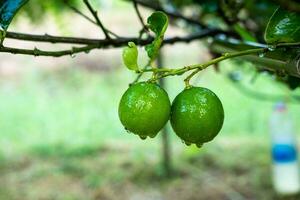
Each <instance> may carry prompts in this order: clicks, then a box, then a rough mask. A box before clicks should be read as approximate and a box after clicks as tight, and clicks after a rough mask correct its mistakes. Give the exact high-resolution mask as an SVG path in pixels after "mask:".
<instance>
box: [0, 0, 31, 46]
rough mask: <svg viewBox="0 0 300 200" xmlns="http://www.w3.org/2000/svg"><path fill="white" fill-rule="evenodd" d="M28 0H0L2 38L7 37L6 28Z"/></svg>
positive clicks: (0, 37) (0, 35)
mask: <svg viewBox="0 0 300 200" xmlns="http://www.w3.org/2000/svg"><path fill="white" fill-rule="evenodd" d="M27 2H28V0H0V40H1V41H2V40H3V39H4V37H5V33H6V30H7V28H8V26H9V24H10V22H11V21H12V19H13V18H14V16H15V14H16V13H17V12H18V11H19V9H20V8H21V7H22V6H23V5H24V4H25V3H27Z"/></svg>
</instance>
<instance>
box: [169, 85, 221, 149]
mask: <svg viewBox="0 0 300 200" xmlns="http://www.w3.org/2000/svg"><path fill="white" fill-rule="evenodd" d="M171 110H172V111H171V125H172V128H173V130H174V131H175V133H176V134H177V136H178V137H180V138H181V139H182V140H183V141H184V142H185V143H186V144H187V145H191V144H196V145H197V146H198V147H201V146H202V145H203V143H206V142H209V141H211V140H212V139H214V137H215V136H216V135H217V134H218V133H219V131H220V130H221V128H222V126H223V121H224V110H223V106H222V103H221V101H220V99H219V98H218V97H217V95H216V94H215V93H213V92H212V91H211V90H209V89H207V88H203V87H190V88H188V89H185V90H183V91H182V92H181V93H180V94H178V95H177V97H176V98H175V99H174V101H173V103H172V108H171Z"/></svg>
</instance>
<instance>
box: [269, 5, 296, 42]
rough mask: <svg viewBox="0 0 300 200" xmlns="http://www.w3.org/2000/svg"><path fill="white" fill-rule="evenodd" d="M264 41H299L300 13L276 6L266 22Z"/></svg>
mask: <svg viewBox="0 0 300 200" xmlns="http://www.w3.org/2000/svg"><path fill="white" fill-rule="evenodd" d="M265 41H266V42H267V43H268V44H277V43H290V42H291V43H294V42H300V13H297V12H290V11H287V10H284V9H283V8H278V9H277V10H276V11H275V12H274V13H273V15H272V17H271V18H270V20H269V22H268V25H267V28H266V31H265Z"/></svg>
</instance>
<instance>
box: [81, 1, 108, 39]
mask: <svg viewBox="0 0 300 200" xmlns="http://www.w3.org/2000/svg"><path fill="white" fill-rule="evenodd" d="M83 2H84V3H85V5H86V6H87V8H88V9H89V11H90V12H91V13H92V15H93V16H94V18H95V20H96V22H97V24H98V25H99V27H100V28H101V30H102V31H103V33H104V35H105V37H106V39H111V38H110V36H109V34H108V32H107V30H106V28H105V27H104V26H103V24H102V22H101V21H100V18H99V17H98V12H97V11H96V10H94V9H93V7H92V5H91V4H90V2H89V1H88V0H83Z"/></svg>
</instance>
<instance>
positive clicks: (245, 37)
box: [233, 24, 257, 42]
mask: <svg viewBox="0 0 300 200" xmlns="http://www.w3.org/2000/svg"><path fill="white" fill-rule="evenodd" d="M233 28H234V30H235V31H236V32H237V33H238V34H239V35H240V36H241V38H242V39H243V40H244V41H248V42H257V40H256V38H255V37H254V36H253V35H252V34H251V33H250V32H249V31H247V30H246V29H245V28H244V27H242V26H241V25H239V24H234V25H233Z"/></svg>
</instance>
